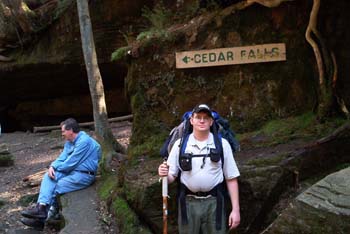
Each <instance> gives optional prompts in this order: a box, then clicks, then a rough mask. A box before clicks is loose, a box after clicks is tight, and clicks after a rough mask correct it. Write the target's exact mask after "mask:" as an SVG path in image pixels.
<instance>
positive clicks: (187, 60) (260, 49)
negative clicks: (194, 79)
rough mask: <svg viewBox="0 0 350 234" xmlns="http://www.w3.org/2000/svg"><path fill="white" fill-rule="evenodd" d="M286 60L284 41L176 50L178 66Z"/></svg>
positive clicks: (208, 65) (188, 66)
mask: <svg viewBox="0 0 350 234" xmlns="http://www.w3.org/2000/svg"><path fill="white" fill-rule="evenodd" d="M285 60H286V45H285V44H284V43H276V44H263V45H254V46H243V47H233V48H219V49H212V50H198V51H183V52H176V68H192V67H210V66H222V65H232V64H245V63H265V62H275V61H285Z"/></svg>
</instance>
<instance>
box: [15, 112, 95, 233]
mask: <svg viewBox="0 0 350 234" xmlns="http://www.w3.org/2000/svg"><path fill="white" fill-rule="evenodd" d="M60 125H61V132H62V137H63V138H64V139H65V140H66V142H65V144H64V149H63V151H62V153H61V154H60V155H59V157H58V158H57V159H56V160H55V161H53V162H52V163H51V165H50V167H49V170H48V172H47V173H45V175H44V177H43V180H42V182H41V187H40V193H39V197H38V201H37V204H36V206H35V207H34V208H30V209H28V210H24V211H22V212H21V214H22V215H23V216H24V217H26V218H22V219H21V222H22V223H23V224H25V225H27V226H31V227H36V228H43V227H44V223H45V220H46V219H47V216H48V210H49V208H50V206H53V207H56V209H57V208H58V207H57V201H56V196H57V195H58V194H64V193H68V192H72V191H76V190H79V189H83V188H86V187H88V186H89V185H91V184H92V183H93V182H94V181H95V176H96V172H97V168H98V162H99V160H100V158H101V147H100V145H99V144H98V143H97V142H96V141H95V140H94V139H93V138H91V137H90V136H89V135H88V134H87V133H85V132H84V131H80V128H79V124H78V122H77V121H76V120H75V119H73V118H69V119H66V120H65V121H63V122H62V123H61V124H60ZM53 207H52V208H53ZM52 208H51V209H52Z"/></svg>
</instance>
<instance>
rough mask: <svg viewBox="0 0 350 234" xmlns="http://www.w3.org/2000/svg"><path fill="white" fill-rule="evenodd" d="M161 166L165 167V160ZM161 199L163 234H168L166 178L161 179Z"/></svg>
mask: <svg viewBox="0 0 350 234" xmlns="http://www.w3.org/2000/svg"><path fill="white" fill-rule="evenodd" d="M163 164H165V165H166V159H165V160H164V162H163ZM162 197H163V234H167V233H168V176H163V177H162Z"/></svg>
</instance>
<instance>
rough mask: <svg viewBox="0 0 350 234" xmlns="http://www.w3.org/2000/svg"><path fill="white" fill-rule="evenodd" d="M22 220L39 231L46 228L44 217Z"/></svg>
mask: <svg viewBox="0 0 350 234" xmlns="http://www.w3.org/2000/svg"><path fill="white" fill-rule="evenodd" d="M20 221H21V222H22V223H23V224H24V225H26V226H28V227H32V228H34V229H35V230H38V231H42V230H44V226H45V222H44V221H43V220H42V219H29V218H21V219H20Z"/></svg>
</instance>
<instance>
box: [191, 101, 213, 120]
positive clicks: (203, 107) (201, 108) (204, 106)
mask: <svg viewBox="0 0 350 234" xmlns="http://www.w3.org/2000/svg"><path fill="white" fill-rule="evenodd" d="M199 112H206V113H207V114H208V116H210V117H211V118H213V115H212V113H211V109H210V107H209V106H208V105H207V104H199V105H197V106H196V107H195V108H193V110H192V114H194V113H199Z"/></svg>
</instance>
